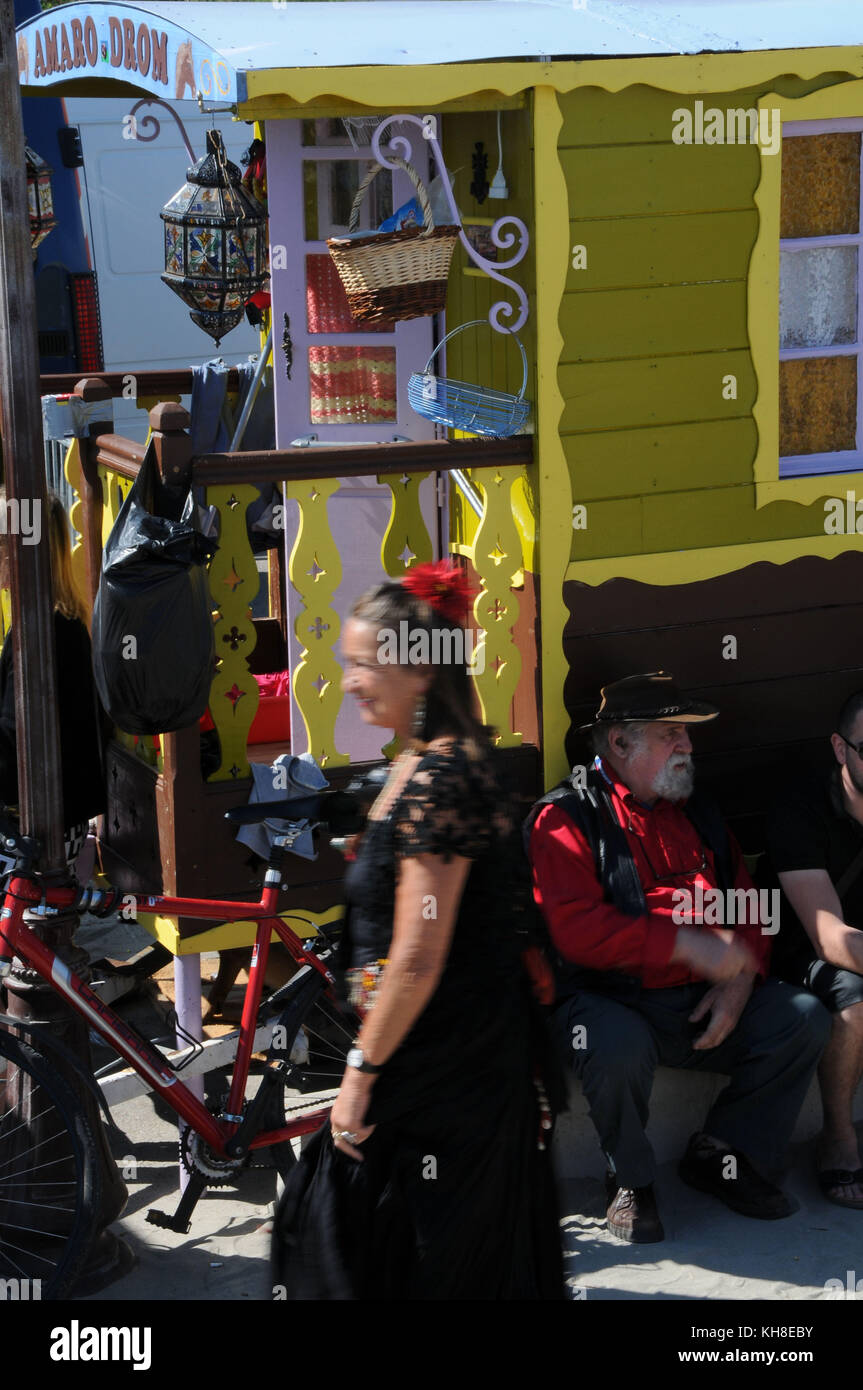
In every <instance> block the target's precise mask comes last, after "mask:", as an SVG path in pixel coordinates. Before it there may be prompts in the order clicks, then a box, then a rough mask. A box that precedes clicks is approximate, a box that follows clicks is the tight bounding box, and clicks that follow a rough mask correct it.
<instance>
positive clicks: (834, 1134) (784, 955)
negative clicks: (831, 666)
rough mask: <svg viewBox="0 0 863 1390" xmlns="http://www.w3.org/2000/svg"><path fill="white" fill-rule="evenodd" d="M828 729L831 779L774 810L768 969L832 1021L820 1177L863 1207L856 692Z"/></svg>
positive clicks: (862, 835)
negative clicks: (857, 1120) (772, 961)
mask: <svg viewBox="0 0 863 1390" xmlns="http://www.w3.org/2000/svg"><path fill="white" fill-rule="evenodd" d="M836 729H837V732H836V733H834V734H832V735H831V739H830V741H831V743H832V745H833V753H834V755H835V758H836V765H835V766H834V768H833V770H832V772H831V773H830V775H829V777H827V778H822V779H817V778H815V777H814V776H813V777H806V778H804V779H803V780H802V782H800V783H798V784H797V785H796V786H795V787H794V788H793V789H792V790H791V791H790V793H789V794H787V795H785V796H784V797H783V798H782V801H781V803H780V804H779V805H777V806H776V808H775V809H774V811H773V813H772V815H771V817H770V819H769V822H768V832H767V844H768V855H769V859H770V862H771V865H772V867H773V869H774V870H775V871H776V873H777V874H778V875H779V883H780V885H781V887H782V891H783V894H784V898H785V901H784V902H783V911H782V918H781V921H782V928H781V931H780V932H779V936H778V938H777V949H776V957H777V959H776V968H777V971H778V972H779V973H781V974H782V975H783V976H784V978H785V979H786V980H790V981H792V982H793V983H795V984H803V985H806V986H807V987H808V988H809V989H811V990H812V992H813V993H814V994H815V995H817V997H818V998H819V999H820V1000H821V1002H822V1003H823V1004H824V1005H825V1006H826V1008H827V1009H828V1010H829V1011H830V1013H831V1015H832V1018H833V1027H832V1030H831V1034H830V1040H829V1042H828V1044H827V1046H826V1047H825V1049H824V1054H823V1056H822V1058H821V1062H820V1065H819V1068H818V1080H819V1082H820V1085H821V1098H822V1103H823V1109H824V1128H823V1131H822V1134H821V1137H820V1139H819V1143H818V1152H817V1163H818V1179H819V1183H820V1186H821V1190H822V1192H823V1193H824V1195H825V1197H827V1199H828V1201H831V1202H836V1203H837V1204H838V1205H839V1206H844V1207H856V1208H859V1209H863V1163H861V1154H860V1147H859V1144H858V1141H857V1135H856V1132H855V1130H854V1123H853V1119H852V1108H853V1102H854V1093H855V1091H856V1090H857V1087H858V1085H859V1083H860V1078H861V1076H863V930H861V928H863V757H861V754H863V691H858V692H857V693H856V694H854V695H852V696H850V698H849V699H848V700H846V702H845V704H844V705H843V707H842V709H841V710H840V712H839V718H838V719H837V721H836Z"/></svg>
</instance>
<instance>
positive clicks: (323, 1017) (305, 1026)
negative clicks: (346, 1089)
mask: <svg viewBox="0 0 863 1390" xmlns="http://www.w3.org/2000/svg"><path fill="white" fill-rule="evenodd" d="M292 984H293V981H292ZM359 1026H360V1021H359V1019H358V1018H357V1016H356V1015H355V1014H354V1013H353V1012H352V1011H351V1010H350V1009H349V1008H346V1007H343V1006H342V1005H340V1004H339V1003H338V1002H337V1001H336V1000H335V999H334V998H333V997H332V995H331V993H330V991H329V990H328V988H327V983H326V980H324V979H323V977H322V976H321V975H319V974H318V972H317V971H315V970H312V969H311V968H309V969H308V974H306V973H305V971H301V972H300V975H299V976H298V977H297V980H296V986H295V988H294V990H293V992H292V993H289V994H288V996H287V998H286V1000H285V1005H284V1008H283V1009H282V1011H281V1013H280V1014H279V1018H278V1021H277V1023H276V1026H275V1028H274V1030H273V1040H272V1042H271V1044H270V1048H269V1051H268V1054H267V1057H268V1061H269V1062H272V1061H279V1062H282V1063H283V1064H284V1065H283V1069H282V1085H281V1087H280V1088H279V1090H278V1108H279V1115H278V1117H275V1116H273V1119H274V1127H275V1126H276V1125H278V1126H279V1127H282V1126H284V1127H287V1128H290V1126H291V1121H292V1119H296V1120H300V1119H301V1118H303V1117H304V1116H308V1114H309V1112H310V1111H315V1110H317V1109H321V1110H325V1109H329V1107H330V1106H331V1105H332V1103H333V1101H334V1100H335V1098H336V1094H337V1092H338V1089H339V1086H340V1085H341V1081H342V1076H343V1075H344V1070H345V1066H346V1064H347V1055H348V1052H349V1050H350V1048H351V1047H352V1046H353V1043H354V1039H355V1038H356V1035H357V1032H358V1030H359ZM301 1040H302V1041H301ZM286 1054H287V1055H286ZM300 1132H302V1131H300V1130H299V1129H298V1134H299V1133H300ZM279 1149H280V1150H282V1151H285V1153H283V1154H282V1157H284V1156H285V1154H286V1152H287V1150H291V1151H292V1145H291V1142H290V1139H287V1140H286V1141H285V1142H284V1143H283V1144H280V1145H279Z"/></svg>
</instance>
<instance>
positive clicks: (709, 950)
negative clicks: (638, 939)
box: [671, 927, 758, 984]
mask: <svg viewBox="0 0 863 1390" xmlns="http://www.w3.org/2000/svg"><path fill="white" fill-rule="evenodd" d="M671 959H672V960H674V961H678V960H679V961H684V962H685V963H686V964H687V965H688V966H689V967H690V969H691V970H694V971H695V973H696V975H701V976H702V977H703V978H704V979H705V980H713V982H714V983H715V984H723V983H725V982H726V981H729V980H733V979H734V978H735V977H736V976H737V975H744V974H752V975H755V974H757V973H758V962H757V961H756V959H755V957H754V956H753V954H752V952H751V951H750V949H749V947H748V946H747V945H746V944H745V942H744V941H743V940H742V939H741V938H740V937H739V936H738V935H737V934H736V933H735V932H732V931H711V930H708V929H707V928H704V927H701V928H698V929H697V930H696V929H693V928H692V927H681V928H680V930H679V931H678V933H677V940H676V941H675V943H674V950H673V951H672V953H671Z"/></svg>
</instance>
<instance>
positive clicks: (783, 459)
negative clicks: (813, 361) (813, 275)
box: [777, 116, 863, 478]
mask: <svg viewBox="0 0 863 1390" xmlns="http://www.w3.org/2000/svg"><path fill="white" fill-rule="evenodd" d="M852 133H854V134H863V116H851V117H848V116H846V117H839V118H837V119H835V120H834V119H831V118H829V117H828V118H827V119H825V120H820V121H788V122H787V123H785V124H784V125H783V127H782V140H783V142H784V141H785V140H794V139H800V137H801V136H805V135H843V134H852ZM780 186H781V181H780ZM834 246H836V247H838V246H853V247H855V248H856V250H857V324H856V336H855V339H854V342H853V343H831V344H825V345H823V346H821V347H811V348H809V347H806V348H783V347H782V346H781V344H780V346H779V361H780V362H793V361H800V360H806V359H807V358H812V357H856V359H857V425H856V431H855V433H856V437H857V448H856V449H834V450H830V451H829V452H827V453H816V454H778V451H777V458H778V465H779V477H780V478H800V477H821V476H822V475H823V474H824V473H831V472H834V473H838V472H842V473H846V472H848V473H852V472H858V471H859V470H861V469H863V140H861V151H860V190H859V195H858V204H857V231H856V232H842V233H831V234H830V235H829V236H823V237H784V238H783V237H780V239H779V263H780V276H781V267H782V251H783V249H785V248H786V247H793V248H794V250H797V251H806V250H818V249H821V250H826V249H827V247H834Z"/></svg>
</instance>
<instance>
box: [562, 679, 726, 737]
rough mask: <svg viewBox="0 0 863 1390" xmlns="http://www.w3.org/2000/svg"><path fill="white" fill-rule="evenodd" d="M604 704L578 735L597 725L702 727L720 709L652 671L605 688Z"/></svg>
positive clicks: (613, 683) (603, 689) (603, 692)
mask: <svg viewBox="0 0 863 1390" xmlns="http://www.w3.org/2000/svg"><path fill="white" fill-rule="evenodd" d="M601 695H602V703H601V704H600V706H599V709H598V710H597V711H596V715H595V717H594V718H593V719H592V720H591V721H590V723H589V724H582V725H581V729H580V731H579V732H583V731H584V730H585V729H592V728H594V727H595V726H596V725H597V724H628V723H639V724H641V723H644V724H658V723H665V724H700V723H701V722H702V721H703V720H706V719H715V718H716V716H717V714H718V713H719V710H718V709H717V708H716V706H715V705H708V704H706V703H705V702H704V701H703V700H693V699H692V696H691V695H687V694H685V693H684V692H683V691H682V690H678V688H677V686H676V685H675V684H674V677H673V676H671V675H669V673H668V672H667V671H652V672H650V674H648V675H643V676H625V677H624V678H623V680H620V681H612V683H611V685H604V686H603V687H602V691H601Z"/></svg>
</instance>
